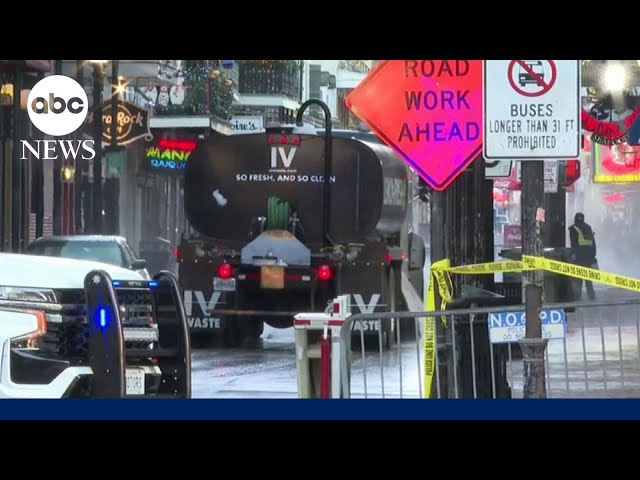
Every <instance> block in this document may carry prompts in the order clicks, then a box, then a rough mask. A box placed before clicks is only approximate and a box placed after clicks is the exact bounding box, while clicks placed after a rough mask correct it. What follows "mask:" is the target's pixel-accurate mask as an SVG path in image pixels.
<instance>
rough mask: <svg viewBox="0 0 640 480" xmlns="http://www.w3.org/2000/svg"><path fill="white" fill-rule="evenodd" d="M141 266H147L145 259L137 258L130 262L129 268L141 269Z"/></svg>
mask: <svg viewBox="0 0 640 480" xmlns="http://www.w3.org/2000/svg"><path fill="white" fill-rule="evenodd" d="M143 268H147V261H146V260H142V259H138V260H134V261H133V262H131V270H142V269H143Z"/></svg>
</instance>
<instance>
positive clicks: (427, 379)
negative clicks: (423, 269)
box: [424, 259, 452, 398]
mask: <svg viewBox="0 0 640 480" xmlns="http://www.w3.org/2000/svg"><path fill="white" fill-rule="evenodd" d="M450 265H451V263H450V261H449V259H444V260H440V261H438V262H435V263H433V264H432V265H431V280H430V281H429V286H428V288H427V298H426V302H425V303H426V305H425V306H426V311H427V312H434V311H435V310H436V292H435V284H436V283H437V284H438V291H439V292H440V295H441V297H442V305H441V306H440V310H444V309H445V308H446V306H447V303H449V302H450V301H451V298H452V297H451V288H450V286H449V282H450V280H449V282H448V281H447V280H448V279H447V273H446V272H447V270H449V269H450V268H451V267H450ZM445 299H446V303H445ZM435 363H436V319H435V317H427V318H425V320H424V395H425V398H430V397H431V383H432V382H433V372H434V370H435Z"/></svg>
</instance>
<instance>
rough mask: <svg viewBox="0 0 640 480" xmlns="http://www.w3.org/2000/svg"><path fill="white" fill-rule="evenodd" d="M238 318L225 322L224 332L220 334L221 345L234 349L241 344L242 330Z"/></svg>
mask: <svg viewBox="0 0 640 480" xmlns="http://www.w3.org/2000/svg"><path fill="white" fill-rule="evenodd" d="M241 321H242V319H239V318H228V319H226V321H225V324H226V325H225V326H224V331H223V334H222V338H223V344H224V346H225V347H229V348H236V347H239V346H240V345H241V344H242V330H241V328H240V322H241Z"/></svg>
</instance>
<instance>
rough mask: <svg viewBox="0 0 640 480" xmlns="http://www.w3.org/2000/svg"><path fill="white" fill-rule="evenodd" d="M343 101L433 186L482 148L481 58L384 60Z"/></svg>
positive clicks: (448, 179)
mask: <svg viewBox="0 0 640 480" xmlns="http://www.w3.org/2000/svg"><path fill="white" fill-rule="evenodd" d="M345 105H346V106H347V108H348V109H349V110H350V111H351V112H352V113H353V114H354V115H355V116H356V117H358V118H359V119H360V120H361V121H362V122H363V123H365V124H366V125H367V126H368V127H369V128H370V129H371V130H373V131H374V132H375V133H376V134H377V135H378V137H380V139H381V140H382V141H384V142H385V143H386V144H387V145H389V146H390V147H391V148H393V149H394V150H395V151H396V152H397V153H398V155H399V156H401V157H402V158H403V159H404V160H405V161H406V162H407V163H408V164H409V165H410V166H411V167H413V168H414V169H415V170H416V171H417V172H418V174H419V175H420V176H421V177H422V178H423V179H424V180H425V181H426V182H427V184H428V185H430V186H431V187H432V188H433V189H435V190H438V191H442V190H444V189H445V188H447V186H448V185H449V184H450V183H451V182H452V181H453V180H455V178H456V177H457V176H458V175H460V173H462V171H463V170H464V169H465V168H466V167H467V166H468V165H469V164H470V163H471V162H472V161H473V160H475V159H476V158H477V157H478V156H479V155H480V153H481V152H482V61H481V60H384V61H382V62H380V63H378V64H377V65H376V66H375V68H374V69H373V70H372V71H371V72H370V73H369V75H367V77H366V78H365V79H364V80H363V81H362V82H361V83H360V84H359V85H358V86H357V87H356V88H355V89H354V90H353V91H352V92H351V93H350V94H349V95H348V96H347V98H346V99H345Z"/></svg>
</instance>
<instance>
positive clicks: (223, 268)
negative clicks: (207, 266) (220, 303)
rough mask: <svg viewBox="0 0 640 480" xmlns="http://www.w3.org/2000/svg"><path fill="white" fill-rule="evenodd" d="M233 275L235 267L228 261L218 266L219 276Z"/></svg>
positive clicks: (229, 276)
mask: <svg viewBox="0 0 640 480" xmlns="http://www.w3.org/2000/svg"><path fill="white" fill-rule="evenodd" d="M231 275H233V268H231V265H229V264H228V263H222V264H220V266H219V267H218V276H219V277H220V278H231Z"/></svg>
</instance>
